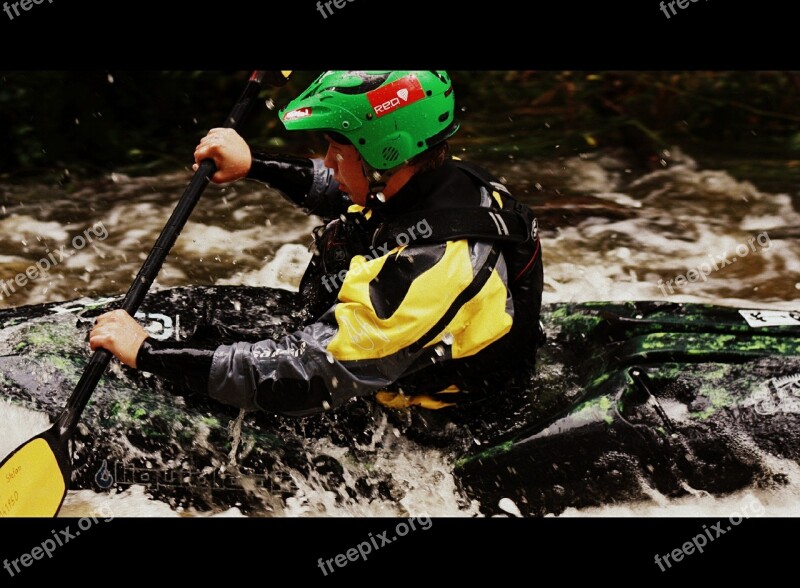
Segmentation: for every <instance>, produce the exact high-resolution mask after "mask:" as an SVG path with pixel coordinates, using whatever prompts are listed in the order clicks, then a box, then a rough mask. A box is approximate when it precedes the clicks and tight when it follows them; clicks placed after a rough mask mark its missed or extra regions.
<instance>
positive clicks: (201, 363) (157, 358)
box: [136, 339, 215, 395]
mask: <svg viewBox="0 0 800 588" xmlns="http://www.w3.org/2000/svg"><path fill="white" fill-rule="evenodd" d="M214 351H215V349H201V348H197V347H195V346H192V345H191V344H176V343H166V342H162V341H156V340H154V339H145V341H144V343H142V346H141V347H140V348H139V353H138V355H137V356H136V367H137V369H139V370H142V371H144V372H149V373H151V374H155V375H157V376H161V377H162V378H165V379H167V380H169V381H171V382H174V383H176V384H178V385H179V386H181V387H183V388H187V389H188V390H191V391H192V392H199V393H201V394H206V395H207V394H208V376H209V374H210V372H211V362H212V360H213V358H214Z"/></svg>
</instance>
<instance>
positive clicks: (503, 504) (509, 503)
mask: <svg viewBox="0 0 800 588" xmlns="http://www.w3.org/2000/svg"><path fill="white" fill-rule="evenodd" d="M497 506H499V507H500V509H501V510H503V511H505V512H507V513H508V514H510V515H514V516H515V517H520V518H522V513H521V512H519V508H517V505H516V504H514V501H513V500H511V499H510V498H501V499H500V502H498V503H497Z"/></svg>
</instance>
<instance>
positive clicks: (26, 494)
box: [0, 71, 291, 517]
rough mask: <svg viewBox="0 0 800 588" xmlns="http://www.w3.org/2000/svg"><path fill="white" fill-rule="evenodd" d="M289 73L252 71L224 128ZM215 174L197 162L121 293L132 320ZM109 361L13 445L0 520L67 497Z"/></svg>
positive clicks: (49, 508)
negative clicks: (80, 433) (78, 434)
mask: <svg viewBox="0 0 800 588" xmlns="http://www.w3.org/2000/svg"><path fill="white" fill-rule="evenodd" d="M290 73H291V72H288V71H256V72H253V75H252V76H251V77H250V80H249V81H248V83H247V87H246V88H245V90H244V92H243V93H242V96H241V98H239V102H237V104H236V106H234V107H233V110H232V111H231V113H230V115H229V116H228V118H227V119H226V121H225V124H224V126H225V127H226V128H231V129H235V128H237V127H239V125H240V124H241V122H242V121H243V120H244V118H245V117H246V116H247V114H248V113H249V111H250V110H251V108H252V107H253V105H254V104H255V102H256V100H257V98H258V93H259V91H260V90H261V86H262V84H270V85H273V86H281V85H283V84H285V83H286V82H287V81H288V79H289V74H290ZM216 171H217V167H216V164H215V163H214V161H213V160H211V159H206V160H204V161H203V162H201V163H200V166H199V167H198V169H197V171H196V172H195V174H194V176H193V177H192V180H191V181H190V182H189V185H188V186H187V187H186V190H185V191H184V193H183V196H181V199H180V200H179V201H178V204H177V205H176V207H175V210H174V211H173V212H172V216H170V218H169V221H168V222H167V225H166V226H165V227H164V230H163V231H161V235H159V237H158V240H157V241H156V244H155V245H154V246H153V249H152V250H151V251H150V254H149V255H148V256H147V259H146V260H145V262H144V265H142V268H141V270H139V274H138V275H137V276H136V279H135V280H134V282H133V284H132V285H131V287H130V289H129V290H128V293H127V294H126V295H125V299H124V300H123V302H122V309H123V310H126V311H127V312H128V314H130V315H131V316H133V315H134V314H136V311H137V310H138V309H139V306H140V305H141V303H142V301H143V300H144V297H145V296H146V294H147V291H148V290H149V289H150V286H151V285H152V284H153V281H154V280H155V279H156V276H158V272H159V271H160V270H161V266H162V265H163V264H164V260H165V259H166V257H167V255H168V254H169V252H170V250H171V249H172V246H173V245H174V244H175V241H176V240H177V239H178V236H179V235H180V233H181V231H182V230H183V227H184V225H185V224H186V221H187V220H189V216H190V215H191V214H192V210H194V207H195V205H196V204H197V202H198V201H199V200H200V196H201V195H202V194H203V191H204V190H205V189H206V186H208V183H209V181H210V179H211V177H212V176H213V175H214V173H216ZM112 357H113V356H112V354H111V352H109V351H107V350H105V349H97V350H96V351H95V352H94V354H93V355H92V357H91V359H90V360H89V363H88V364H87V366H86V368H85V369H84V372H83V375H82V376H81V379H80V381H79V382H78V384H77V386H75V390H74V391H73V392H72V395H71V396H70V397H69V400H68V401H67V405H66V408H64V410H63V412H62V413H61V415H60V416H59V417H58V418H57V419H56V421H55V423H53V425H52V426H51V427H50V428H49V429H47V430H46V431H45V432H43V433H41V434H39V435H37V436H35V437H33V438H32V439H30V440H29V441H27V442H25V443H23V444H22V445H20V446H19V447H17V449H15V450H14V451H13V452H12V453H11V454H10V455H9V456H8V457H6V458H5V459H4V460H3V462H2V464H0V517H9V516H12V517H53V516H55V515H56V514H58V511H59V510H60V509H61V505H62V503H63V502H64V498H65V497H66V495H67V489H68V488H69V484H70V477H71V473H72V465H71V463H70V458H69V449H68V442H69V439H70V438H71V436H72V434H73V433H74V431H75V428H76V427H77V425H78V420H79V419H80V416H81V414H82V413H83V409H84V408H85V407H86V403H87V402H88V401H89V397H90V396H91V395H92V392H94V389H95V388H96V386H97V383H98V382H99V381H100V378H101V377H102V375H103V373H104V372H105V370H106V368H107V367H108V364H109V362H110V361H111V358H112Z"/></svg>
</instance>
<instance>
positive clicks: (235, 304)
mask: <svg viewBox="0 0 800 588" xmlns="http://www.w3.org/2000/svg"><path fill="white" fill-rule="evenodd" d="M233 308H234V310H236V312H239V311H240V310H242V303H241V302H239V301H238V300H235V301H234V302H233Z"/></svg>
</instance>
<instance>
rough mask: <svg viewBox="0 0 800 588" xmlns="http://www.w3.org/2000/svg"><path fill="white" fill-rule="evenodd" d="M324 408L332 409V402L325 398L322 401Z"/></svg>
mask: <svg viewBox="0 0 800 588" xmlns="http://www.w3.org/2000/svg"><path fill="white" fill-rule="evenodd" d="M322 408H324V409H325V410H330V409H331V403H330V402H328V401H327V400H323V401H322Z"/></svg>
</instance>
